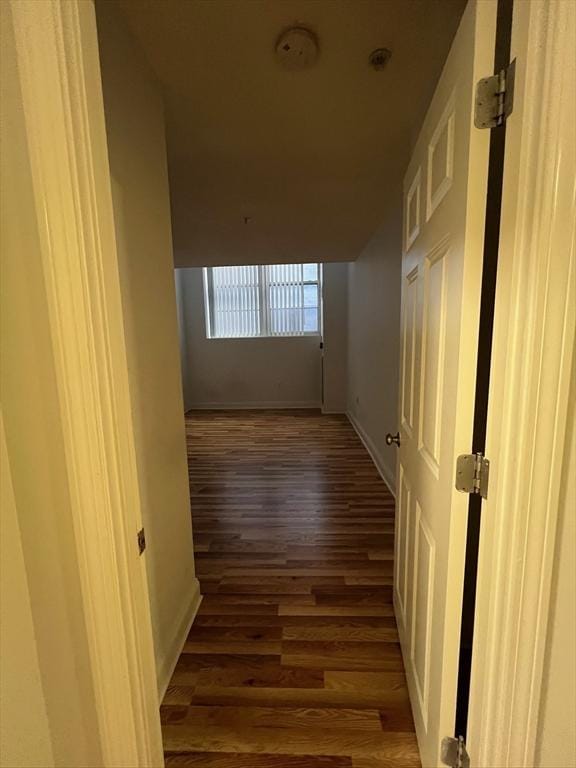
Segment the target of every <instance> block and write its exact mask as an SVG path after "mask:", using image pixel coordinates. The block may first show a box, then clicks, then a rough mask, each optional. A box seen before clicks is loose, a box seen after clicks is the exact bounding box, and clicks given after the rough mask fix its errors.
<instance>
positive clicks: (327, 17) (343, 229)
mask: <svg viewBox="0 0 576 768" xmlns="http://www.w3.org/2000/svg"><path fill="white" fill-rule="evenodd" d="M114 1H115V2H116V3H117V5H118V6H119V7H120V9H121V11H122V13H123V14H124V16H125V18H126V20H127V23H128V26H129V27H130V28H131V30H132V32H133V33H134V35H135V36H136V38H137V39H138V40H139V41H140V44H141V46H142V47H143V49H144V51H145V53H146V55H147V57H148V59H149V62H150V64H151V66H152V68H153V70H154V71H155V73H156V75H157V77H158V79H159V81H160V83H161V85H162V88H163V93H164V101H165V108H166V131H167V148H168V165H169V175H170V194H171V204H172V226H173V238H174V251H175V264H176V266H196V265H207V264H254V263H277V262H301V261H338V260H342V261H348V260H353V259H356V258H357V257H358V256H359V254H360V253H361V251H362V248H363V246H364V245H365V244H366V243H367V241H368V240H369V239H370V238H371V236H372V235H373V233H374V231H375V230H376V229H377V227H378V224H379V222H380V221H381V220H382V219H383V218H384V215H385V207H386V206H387V205H390V203H391V200H392V198H393V197H394V196H398V195H399V188H400V184H401V180H402V176H403V172H404V168H405V167H406V165H407V162H408V159H409V151H410V146H411V145H412V144H413V142H414V140H415V138H416V135H417V129H418V125H419V123H420V121H421V119H422V116H423V114H424V113H425V110H426V106H427V104H428V102H429V100H430V98H431V96H432V93H433V90H434V85H435V83H436V81H437V79H438V77H439V74H440V71H441V69H442V65H443V62H444V59H445V57H446V54H447V52H448V49H449V47H450V43H451V40H452V38H453V36H454V33H455V31H456V27H457V25H458V21H459V19H460V16H461V13H462V10H463V7H464V4H465V0H114ZM292 25H302V26H305V27H307V28H308V29H310V30H312V31H313V32H315V34H316V35H317V37H318V40H319V48H320V54H319V57H318V60H317V61H316V63H315V65H314V66H313V67H312V68H311V69H307V70H302V71H287V70H284V69H282V67H281V66H280V65H279V64H278V62H277V61H276V59H275V55H274V48H275V44H276V41H277V39H278V36H279V35H280V33H281V32H282V31H284V30H285V29H286V28H287V27H290V26H292ZM380 47H386V48H389V49H390V50H391V51H392V58H391V60H390V61H389V63H388V65H387V67H386V68H385V70H383V71H374V70H373V69H372V68H371V67H370V65H369V63H368V57H369V55H370V53H371V52H372V51H373V50H374V49H375V48H380ZM246 218H248V219H249V221H248V222H247V223H246V222H245V219H246Z"/></svg>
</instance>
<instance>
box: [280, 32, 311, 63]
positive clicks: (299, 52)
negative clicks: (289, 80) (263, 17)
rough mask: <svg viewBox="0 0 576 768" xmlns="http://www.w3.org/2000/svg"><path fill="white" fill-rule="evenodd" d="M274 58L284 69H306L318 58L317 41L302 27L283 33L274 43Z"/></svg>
mask: <svg viewBox="0 0 576 768" xmlns="http://www.w3.org/2000/svg"><path fill="white" fill-rule="evenodd" d="M276 58H277V59H278V61H279V63H280V64H281V66H282V67H283V68H284V69H308V68H309V67H312V66H313V65H314V63H315V62H316V59H317V58H318V40H317V38H316V35H315V34H314V33H313V32H310V30H309V29H305V28H304V27H292V29H287V30H286V32H283V33H282V34H281V35H280V38H279V39H278V42H277V43H276Z"/></svg>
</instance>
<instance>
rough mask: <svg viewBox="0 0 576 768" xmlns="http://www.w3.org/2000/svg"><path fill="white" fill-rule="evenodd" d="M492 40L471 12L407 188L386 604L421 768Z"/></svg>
mask: <svg viewBox="0 0 576 768" xmlns="http://www.w3.org/2000/svg"><path fill="white" fill-rule="evenodd" d="M495 28H496V2H495V1H494V0H480V2H474V1H473V0H470V2H469V3H468V6H467V7H466V10H465V12H464V15H463V17H462V21H461V23H460V27H459V29H458V32H457V34H456V37H455V39H454V42H453V45H452V48H451V50H450V54H449V56H448V59H447V61H446V64H445V67H444V70H443V72H442V76H441V78H440V81H439V83H438V86H437V88H436V92H435V94H434V97H433V99H432V103H431V105H430V108H429V110H428V113H427V115H426V118H425V120H424V123H423V125H422V128H421V131H420V135H419V138H418V141H417V144H416V147H415V149H414V153H413V156H412V159H411V161H410V165H409V167H408V171H407V174H406V177H405V185H404V254H403V265H402V328H401V345H402V347H401V348H402V369H401V381H400V404H399V409H400V438H401V445H400V453H399V459H400V460H399V464H398V479H397V488H398V505H397V507H398V514H397V523H396V525H397V528H396V574H395V588H394V602H395V607H396V616H397V620H398V628H399V632H400V638H401V643H402V650H403V654H404V660H405V665H406V672H407V676H408V687H409V690H410V698H411V702H412V708H413V711H414V718H415V724H416V732H417V735H418V743H419V746H420V752H421V756H422V762H423V765H424V766H437V765H439V763H440V760H439V752H440V742H441V740H442V738H443V737H444V736H452V735H453V729H454V716H455V705H456V684H457V671H458V650H459V635H460V620H461V604H462V585H463V572H464V555H465V543H466V522H467V509H468V496H467V495H464V494H461V493H459V492H457V491H456V490H455V488H454V475H455V460H456V457H457V456H458V454H460V453H468V452H470V450H471V444H472V422H473V408H474V389H475V379H476V357H477V339H478V318H479V309H480V285H481V276H482V250H483V234H484V215H485V203H486V184H487V172H488V150H489V140H490V136H489V133H490V132H489V131H488V130H478V129H476V128H475V127H474V125H473V120H474V115H473V101H474V92H475V84H476V81H477V80H478V79H480V78H481V77H485V76H486V75H488V74H492V72H493V66H494V39H495ZM415 54H417V52H415Z"/></svg>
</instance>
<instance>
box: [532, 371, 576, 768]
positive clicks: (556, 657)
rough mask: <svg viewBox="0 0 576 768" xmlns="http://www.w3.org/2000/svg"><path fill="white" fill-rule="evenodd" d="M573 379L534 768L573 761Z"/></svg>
mask: <svg viewBox="0 0 576 768" xmlns="http://www.w3.org/2000/svg"><path fill="white" fill-rule="evenodd" d="M575 399H576V379H575V380H573V385H572V398H571V407H570V410H569V414H568V419H569V428H568V438H567V446H568V451H567V456H566V458H565V463H564V467H565V469H564V472H563V478H564V482H563V485H562V488H561V501H560V517H559V520H558V530H557V533H556V559H555V563H554V573H553V576H552V603H551V610H550V617H549V620H548V640H547V644H546V657H545V662H544V687H543V691H542V701H541V706H540V719H539V723H538V736H537V750H536V768H573V766H576V598H575V594H576V504H575V501H574V500H575V499H576V425H575Z"/></svg>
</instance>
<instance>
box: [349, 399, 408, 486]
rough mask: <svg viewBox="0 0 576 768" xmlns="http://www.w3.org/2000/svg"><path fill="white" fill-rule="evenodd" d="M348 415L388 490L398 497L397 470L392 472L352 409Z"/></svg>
mask: <svg viewBox="0 0 576 768" xmlns="http://www.w3.org/2000/svg"><path fill="white" fill-rule="evenodd" d="M346 416H347V417H348V421H349V422H350V424H352V426H353V427H354V430H355V431H356V434H357V435H358V437H359V438H360V440H361V441H362V443H363V444H364V448H366V450H367V451H368V453H369V454H370V458H371V459H372V461H373V462H374V466H375V467H376V469H377V470H378V473H379V474H380V477H381V478H382V480H384V482H385V483H386V485H387V487H388V490H389V491H390V493H391V494H392V496H394V498H396V470H394V472H392V471H391V470H390V468H389V467H387V466H386V464H385V463H384V461H383V459H382V456H381V455H380V452H379V451H378V449H377V448H376V446H375V445H374V443H373V441H372V438H371V437H370V436H369V435H368V433H367V432H366V431H365V430H364V428H363V427H362V425H361V424H360V422H359V421H358V419H357V418H356V417H355V416H354V414H352V413H351V412H350V411H347V412H346ZM394 450H396V449H394Z"/></svg>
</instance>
